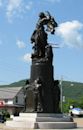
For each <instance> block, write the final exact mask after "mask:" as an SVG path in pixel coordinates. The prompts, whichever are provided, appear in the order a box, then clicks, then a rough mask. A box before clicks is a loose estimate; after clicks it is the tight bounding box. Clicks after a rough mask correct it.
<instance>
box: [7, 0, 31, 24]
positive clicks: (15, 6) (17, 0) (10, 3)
mask: <svg viewBox="0 0 83 130" xmlns="http://www.w3.org/2000/svg"><path fill="white" fill-rule="evenodd" d="M32 4H33V2H31V1H29V2H25V1H24V0H7V5H6V16H7V18H8V21H9V22H12V18H13V17H14V16H15V17H21V16H22V14H23V13H25V12H26V11H27V10H30V9H31V8H32Z"/></svg>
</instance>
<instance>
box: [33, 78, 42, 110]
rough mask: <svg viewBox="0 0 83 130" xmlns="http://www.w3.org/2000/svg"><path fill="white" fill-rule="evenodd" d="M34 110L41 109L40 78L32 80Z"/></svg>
mask: <svg viewBox="0 0 83 130" xmlns="http://www.w3.org/2000/svg"><path fill="white" fill-rule="evenodd" d="M34 86H35V87H34V89H33V93H34V112H41V111H42V83H41V80H40V78H37V79H36V80H35V81H34Z"/></svg>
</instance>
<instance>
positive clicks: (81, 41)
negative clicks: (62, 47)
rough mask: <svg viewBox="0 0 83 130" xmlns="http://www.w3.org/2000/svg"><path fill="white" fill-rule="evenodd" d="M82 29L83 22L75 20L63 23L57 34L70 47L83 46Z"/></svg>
mask: <svg viewBox="0 0 83 130" xmlns="http://www.w3.org/2000/svg"><path fill="white" fill-rule="evenodd" d="M82 31H83V23H80V22H79V21H76V20H75V21H71V22H70V21H68V22H64V23H61V24H60V25H59V27H58V28H57V29H56V34H57V35H58V36H59V37H60V38H62V39H63V43H64V44H66V45H68V46H70V47H83V35H82V33H83V32H82Z"/></svg>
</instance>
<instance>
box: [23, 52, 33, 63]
mask: <svg viewBox="0 0 83 130" xmlns="http://www.w3.org/2000/svg"><path fill="white" fill-rule="evenodd" d="M22 59H23V61H25V62H31V54H30V53H26V54H25V55H24V56H23V57H22Z"/></svg>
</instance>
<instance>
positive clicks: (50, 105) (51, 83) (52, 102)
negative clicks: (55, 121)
mask: <svg viewBox="0 0 83 130" xmlns="http://www.w3.org/2000/svg"><path fill="white" fill-rule="evenodd" d="M57 26H58V24H57V22H56V21H55V19H54V18H53V17H52V16H51V14H50V13H49V12H48V11H47V12H41V13H40V14H39V20H38V22H37V24H36V28H35V30H34V32H33V34H32V36H31V43H32V45H33V46H32V49H33V50H34V51H33V54H32V56H31V58H32V65H31V75H30V81H29V85H28V87H27V97H28V102H27V110H28V112H29V111H30V109H31V107H32V111H33V112H43V113H53V112H55V113H59V112H60V109H59V101H60V89H59V81H58V80H54V77H53V65H52V61H53V51H52V46H51V45H50V44H49V43H48V41H47V40H48V32H50V33H51V34H52V35H53V34H54V33H55V29H56V27H57ZM30 93H32V94H30ZM30 97H31V98H30ZM32 97H33V98H32ZM31 99H33V103H32V105H30V103H29V102H30V100H31Z"/></svg>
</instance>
